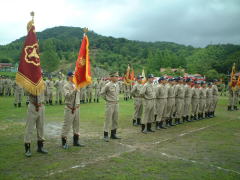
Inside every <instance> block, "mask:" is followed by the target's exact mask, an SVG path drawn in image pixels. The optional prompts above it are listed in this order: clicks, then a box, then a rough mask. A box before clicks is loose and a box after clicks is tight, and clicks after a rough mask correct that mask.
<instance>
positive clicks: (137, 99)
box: [131, 75, 143, 126]
mask: <svg viewBox="0 0 240 180" xmlns="http://www.w3.org/2000/svg"><path fill="white" fill-rule="evenodd" d="M136 79H137V82H136V84H135V85H134V86H133V88H132V90H131V96H132V97H133V98H134V115H133V125H134V126H137V125H140V124H141V117H142V112H143V103H142V97H141V96H140V91H141V89H142V87H143V85H142V76H140V75H138V76H137V78H136Z"/></svg>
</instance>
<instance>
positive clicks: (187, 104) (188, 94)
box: [183, 78, 193, 122]
mask: <svg viewBox="0 0 240 180" xmlns="http://www.w3.org/2000/svg"><path fill="white" fill-rule="evenodd" d="M184 87H185V97H184V113H183V118H184V119H183V120H186V121H188V122H190V121H191V120H190V118H191V101H192V94H193V91H192V80H191V79H190V78H187V79H186V85H185V86H184Z"/></svg>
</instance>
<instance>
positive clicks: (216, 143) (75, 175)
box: [0, 97, 240, 180]
mask: <svg viewBox="0 0 240 180" xmlns="http://www.w3.org/2000/svg"><path fill="white" fill-rule="evenodd" d="M122 99H123V98H121V101H120V117H119V126H120V127H119V130H118V132H119V133H118V134H119V135H120V136H121V137H122V139H121V140H111V141H110V142H109V143H106V142H104V141H103V140H102V136H103V132H102V131H103V122H104V111H105V109H104V102H103V101H101V103H99V104H93V103H92V104H84V105H81V107H80V113H81V114H80V121H81V123H80V128H81V130H80V132H81V141H82V142H83V143H84V144H86V147H83V148H77V147H73V146H70V149H69V150H64V149H62V148H61V146H60V143H61V142H60V133H61V126H62V122H63V107H64V106H60V105H57V106H46V120H45V138H46V139H47V141H46V143H45V147H46V149H47V150H48V151H49V154H48V155H42V154H39V153H37V152H36V137H34V140H33V144H32V157H31V158H26V157H25V156H24V147H23V134H24V126H25V117H26V110H27V108H26V106H25V105H24V106H23V107H22V108H14V107H13V97H0V179H1V180H5V179H58V180H62V179H64V180H65V179H71V180H72V179H89V180H94V179H107V180H115V179H117V180H125V179H126V180H127V179H138V180H139V179H146V180H149V179H176V180H179V179H189V180H198V179H199V180H200V179H204V180H205V179H209V180H212V179H216V180H220V179H228V180H231V179H240V111H234V112H228V111H226V103H227V98H225V97H224V98H221V99H220V100H219V103H218V108H217V112H216V116H217V117H215V118H211V119H205V120H200V121H195V122H191V123H185V124H183V125H179V126H175V127H171V128H168V129H167V130H160V131H157V132H155V133H151V134H146V135H145V134H142V133H140V128H139V127H133V126H132V125H131V121H132V120H131V119H132V114H133V102H132V101H129V102H125V101H123V100H122ZM69 140H71V142H72V137H71V134H69ZM71 142H69V144H70V145H72V143H71Z"/></svg>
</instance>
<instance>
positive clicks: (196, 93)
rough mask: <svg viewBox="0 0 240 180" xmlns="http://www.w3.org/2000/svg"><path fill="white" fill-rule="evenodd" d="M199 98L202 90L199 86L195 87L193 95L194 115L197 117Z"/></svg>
mask: <svg viewBox="0 0 240 180" xmlns="http://www.w3.org/2000/svg"><path fill="white" fill-rule="evenodd" d="M199 98H200V90H199V88H195V87H194V88H193V96H192V115H193V116H195V117H197V115H198V110H199Z"/></svg>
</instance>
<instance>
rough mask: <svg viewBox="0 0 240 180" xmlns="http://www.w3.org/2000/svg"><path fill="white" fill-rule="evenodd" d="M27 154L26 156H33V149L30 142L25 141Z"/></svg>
mask: <svg viewBox="0 0 240 180" xmlns="http://www.w3.org/2000/svg"><path fill="white" fill-rule="evenodd" d="M24 146H25V156H26V157H31V156H32V153H31V149H30V143H25V144H24Z"/></svg>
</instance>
